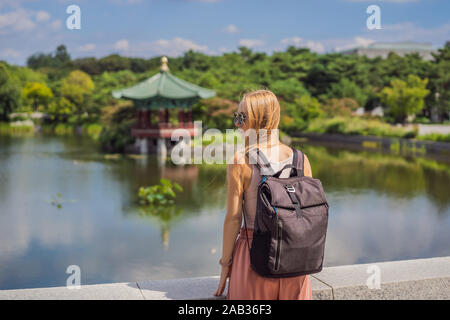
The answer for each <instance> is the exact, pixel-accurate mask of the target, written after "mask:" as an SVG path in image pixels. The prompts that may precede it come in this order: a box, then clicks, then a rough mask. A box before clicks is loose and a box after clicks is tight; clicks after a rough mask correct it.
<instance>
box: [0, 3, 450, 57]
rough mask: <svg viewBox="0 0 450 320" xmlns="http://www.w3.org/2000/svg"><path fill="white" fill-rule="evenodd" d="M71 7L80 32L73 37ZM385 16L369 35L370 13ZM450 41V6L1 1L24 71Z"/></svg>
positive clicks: (9, 52)
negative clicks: (94, 60)
mask: <svg viewBox="0 0 450 320" xmlns="http://www.w3.org/2000/svg"><path fill="white" fill-rule="evenodd" d="M70 5H77V6H78V7H79V8H80V13H81V14H80V29H69V28H68V27H67V24H66V21H67V20H68V18H69V16H70V13H67V12H66V10H67V8H68V7H69V6H70ZM370 5H377V6H379V8H380V21H381V29H373V30H369V29H368V27H367V23H366V21H367V19H368V18H369V16H370V14H368V13H367V8H368V7H369V6H370ZM448 40H450V0H148V1H146V0H78V1H75V0H52V1H39V0H0V60H5V61H7V62H8V63H12V64H18V65H25V64H26V59H27V57H29V56H30V55H31V54H34V53H37V52H44V53H50V52H53V51H54V50H55V48H56V47H57V46H58V45H60V44H65V45H66V46H67V48H68V50H69V53H70V54H71V56H72V58H79V57H88V56H94V57H103V56H106V55H108V54H112V53H118V54H121V55H124V56H130V57H143V58H150V57H154V56H160V55H167V56H169V57H174V56H180V55H182V54H183V53H184V52H185V51H187V50H189V49H192V50H194V51H199V52H203V53H206V54H211V55H218V54H219V55H220V54H222V53H223V52H232V51H237V48H238V47H239V46H247V47H249V48H251V49H252V50H254V51H264V52H267V53H271V52H273V51H281V50H284V49H286V48H287V47H288V46H289V45H294V46H296V47H307V48H310V49H311V50H312V51H315V52H318V53H325V52H334V51H341V50H345V49H350V48H354V47H361V46H367V45H369V44H370V43H373V42H396V41H414V42H428V43H431V44H432V45H433V46H434V47H435V48H439V47H442V46H443V45H444V44H445V42H446V41H448Z"/></svg>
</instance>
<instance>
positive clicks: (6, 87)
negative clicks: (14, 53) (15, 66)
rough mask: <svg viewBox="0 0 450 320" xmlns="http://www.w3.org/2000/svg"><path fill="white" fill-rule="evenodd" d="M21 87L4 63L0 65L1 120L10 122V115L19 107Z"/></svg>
mask: <svg viewBox="0 0 450 320" xmlns="http://www.w3.org/2000/svg"><path fill="white" fill-rule="evenodd" d="M19 103H20V85H19V81H18V80H17V79H16V78H14V77H13V76H12V75H11V74H10V73H9V71H8V69H7V67H6V65H5V64H4V63H0V119H1V120H3V121H6V120H8V116H9V114H10V113H11V112H12V111H14V109H16V108H17V107H18V106H19Z"/></svg>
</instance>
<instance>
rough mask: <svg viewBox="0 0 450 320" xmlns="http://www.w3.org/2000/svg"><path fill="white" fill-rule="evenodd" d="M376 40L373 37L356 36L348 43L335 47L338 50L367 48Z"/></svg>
mask: <svg viewBox="0 0 450 320" xmlns="http://www.w3.org/2000/svg"><path fill="white" fill-rule="evenodd" d="M374 42H375V40H373V39H367V38H363V37H354V38H353V40H351V41H348V43H345V44H343V45H339V46H336V47H335V50H336V51H338V52H339V51H343V50H349V49H353V48H360V47H363V48H367V47H368V46H369V45H370V44H372V43H374Z"/></svg>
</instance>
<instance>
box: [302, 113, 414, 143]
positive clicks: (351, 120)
mask: <svg viewBox="0 0 450 320" xmlns="http://www.w3.org/2000/svg"><path fill="white" fill-rule="evenodd" d="M305 132H311V133H330V134H332V133H338V134H347V135H363V136H366V135H370V136H383V137H397V138H413V137H415V136H416V135H417V133H418V130H417V128H415V129H409V128H407V129H405V128H401V127H396V126H391V125H389V124H387V123H384V122H381V121H379V120H366V119H361V118H357V117H335V118H331V119H326V118H318V119H315V120H313V121H312V122H311V123H310V124H309V126H308V128H307V129H306V130H305Z"/></svg>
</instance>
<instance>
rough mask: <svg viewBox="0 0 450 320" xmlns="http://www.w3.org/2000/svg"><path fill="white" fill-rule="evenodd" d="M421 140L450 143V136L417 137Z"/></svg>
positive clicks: (432, 134) (439, 134)
mask: <svg viewBox="0 0 450 320" xmlns="http://www.w3.org/2000/svg"><path fill="white" fill-rule="evenodd" d="M417 139H419V140H430V141H439V142H450V134H442V133H428V134H424V135H420V136H418V137H417Z"/></svg>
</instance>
